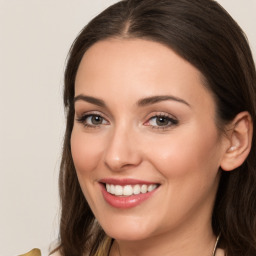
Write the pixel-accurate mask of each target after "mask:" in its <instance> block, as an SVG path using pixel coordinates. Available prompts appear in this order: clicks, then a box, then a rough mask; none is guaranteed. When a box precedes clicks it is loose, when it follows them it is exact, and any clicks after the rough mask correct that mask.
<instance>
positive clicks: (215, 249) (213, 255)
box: [117, 234, 220, 256]
mask: <svg viewBox="0 0 256 256" xmlns="http://www.w3.org/2000/svg"><path fill="white" fill-rule="evenodd" d="M219 239H220V234H219V235H218V236H217V238H216V242H215V245H214V248H213V252H212V256H215V254H216V251H217V245H218V242H219ZM117 248H118V253H119V256H122V255H121V252H120V247H119V244H118V243H117Z"/></svg>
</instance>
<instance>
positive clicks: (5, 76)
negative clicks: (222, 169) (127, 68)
mask: <svg viewBox="0 0 256 256" xmlns="http://www.w3.org/2000/svg"><path fill="white" fill-rule="evenodd" d="M114 2H116V1H114V0H74V1H67V0H41V1H40V0H0V88H1V92H0V256H13V255H18V254H21V253H25V252H26V251H28V250H30V249H32V248H33V247H40V248H43V247H46V246H47V245H48V244H49V243H50V242H51V241H52V240H54V239H56V238H57V237H58V219H59V211H58V171H59V170H58V169H59V163H60V156H61V148H62V145H61V144H62V139H63V131H64V117H65V116H64V110H63V107H62V85H63V71H64V66H65V59H66V56H67V53H68V50H69V47H70V45H71V43H72V41H73V40H74V38H75V37H76V35H77V34H78V32H79V31H80V30H81V29H82V27H83V26H84V25H85V24H86V23H87V22H88V21H89V20H90V19H91V18H92V17H94V16H95V15H96V14H98V13H99V12H100V11H101V10H103V9H104V8H105V7H106V6H108V5H110V4H112V3H114ZM219 2H220V3H221V4H222V5H223V6H224V7H225V8H226V9H227V10H228V11H229V13H230V14H231V15H232V16H233V18H234V19H235V20H236V21H237V22H238V23H239V24H240V26H241V27H242V28H243V29H244V31H245V32H246V34H247V36H248V39H249V42H250V45H251V47H252V50H253V53H254V58H256V29H255V27H256V26H255V25H256V15H255V13H256V0H245V1H241V0H219Z"/></svg>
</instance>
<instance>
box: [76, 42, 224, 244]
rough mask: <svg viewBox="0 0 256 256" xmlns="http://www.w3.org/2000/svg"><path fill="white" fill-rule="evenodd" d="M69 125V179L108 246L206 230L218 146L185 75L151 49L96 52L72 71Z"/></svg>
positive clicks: (137, 46)
mask: <svg viewBox="0 0 256 256" xmlns="http://www.w3.org/2000/svg"><path fill="white" fill-rule="evenodd" d="M74 119H75V121H74V127H73V131H72V136H71V150H72V156H73V160H74V164H75V168H76V171H77V176H78V179H79V182H80V185H81V188H82V191H83V193H84V195H85V197H86V199H87V201H88V203H89V205H90V207H91V209H92V211H93V213H94V215H95V217H96V218H97V220H98V221H99V223H100V224H101V226H102V227H103V229H104V230H105V231H106V233H107V234H108V235H109V236H111V237H114V238H116V239H121V240H141V239H146V238H149V237H153V236H159V235H162V234H174V233H175V232H180V231H181V230H186V229H187V230H191V228H194V229H199V228H200V227H203V228H210V226H211V212H212V207H213V204H214V199H215V194H216V191H217V186H218V182H219V175H218V169H219V166H220V162H221V160H222V156H223V152H224V146H223V145H224V143H223V140H224V138H223V137H222V136H221V135H220V133H219V132H218V130H217V128H216V125H215V103H214V100H213V97H212V95H211V94H210V93H209V91H208V90H207V89H206V88H205V86H204V85H203V81H202V77H201V74H200V72H199V71H198V70H197V69H196V68H195V67H193V66H192V65H191V64H190V63H188V62H187V61H185V60H184V59H182V58H181V57H179V56H178V55H177V54H175V52H173V51H172V50H171V49H169V48H167V47H166V46H164V45H162V44H159V43H156V42H152V41H146V40H140V39H129V40H125V39H123V40H122V39H120V40H118V39H111V40H110V39H109V40H106V41H101V42H98V43H96V44H94V45H93V46H92V47H91V48H90V49H89V50H88V51H87V52H86V53H85V55H84V57H83V59H82V62H81V64H80V66H79V69H78V73H77V77H76V81H75V117H74Z"/></svg>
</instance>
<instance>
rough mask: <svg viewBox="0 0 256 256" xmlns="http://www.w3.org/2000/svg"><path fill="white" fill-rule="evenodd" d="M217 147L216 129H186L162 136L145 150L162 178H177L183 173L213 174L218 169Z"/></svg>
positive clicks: (218, 155)
mask: <svg viewBox="0 0 256 256" xmlns="http://www.w3.org/2000/svg"><path fill="white" fill-rule="evenodd" d="M219 146H220V144H219V140H218V135H217V132H216V130H214V129H212V130H211V131H210V130H208V131H207V133H206V132H202V133H201V132H200V130H198V129H186V132H184V133H183V132H179V134H178V133H175V134H170V136H164V138H162V139H160V140H159V141H158V143H157V144H156V143H154V147H152V148H151V150H150V151H148V159H151V162H152V164H153V165H154V166H155V167H156V169H158V170H159V172H161V173H162V174H163V175H164V176H167V177H170V178H177V177H180V176H184V175H186V174H189V175H193V173H194V174H195V175H198V174H200V175H209V173H210V172H212V173H213V174H216V172H217V171H218V166H219V158H220V147H219Z"/></svg>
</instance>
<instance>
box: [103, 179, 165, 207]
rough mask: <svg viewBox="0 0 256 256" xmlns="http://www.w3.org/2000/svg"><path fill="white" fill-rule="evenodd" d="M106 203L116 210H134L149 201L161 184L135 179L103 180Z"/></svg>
mask: <svg viewBox="0 0 256 256" xmlns="http://www.w3.org/2000/svg"><path fill="white" fill-rule="evenodd" d="M99 185H100V187H101V192H102V195H103V198H104V199H105V201H106V202H107V203H108V204H109V205H111V206H112V207H114V208H120V209H127V208H133V207H136V206H138V205H140V204H142V203H143V202H144V201H146V200H149V199H150V198H152V197H153V195H154V194H155V193H156V192H157V191H158V189H159V187H160V184H159V183H151V182H147V181H142V180H134V179H123V180H120V179H119V180H117V179H102V180H100V181H99Z"/></svg>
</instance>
